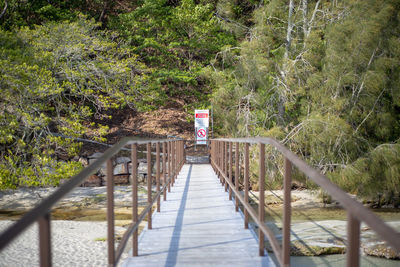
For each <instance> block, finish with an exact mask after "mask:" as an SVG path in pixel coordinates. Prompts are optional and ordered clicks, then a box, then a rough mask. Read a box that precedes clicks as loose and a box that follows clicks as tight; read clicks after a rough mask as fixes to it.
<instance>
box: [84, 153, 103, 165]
mask: <svg viewBox="0 0 400 267" xmlns="http://www.w3.org/2000/svg"><path fill="white" fill-rule="evenodd" d="M101 156H103V153H100V152H96V153H94V154H92V155H90V156H89V157H88V161H89V164H92V163H93V162H94V161H96V159H98V158H100V157H101Z"/></svg>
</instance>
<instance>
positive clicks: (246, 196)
mask: <svg viewBox="0 0 400 267" xmlns="http://www.w3.org/2000/svg"><path fill="white" fill-rule="evenodd" d="M249 172H250V171H249V144H248V143H245V144H244V202H245V203H249ZM244 228H245V229H248V228H249V212H248V211H247V209H246V208H245V209H244Z"/></svg>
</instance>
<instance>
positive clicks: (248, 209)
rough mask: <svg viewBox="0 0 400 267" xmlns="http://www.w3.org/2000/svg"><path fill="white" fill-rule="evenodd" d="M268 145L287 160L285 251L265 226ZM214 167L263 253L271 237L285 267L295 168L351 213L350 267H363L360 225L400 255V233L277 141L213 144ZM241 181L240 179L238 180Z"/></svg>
mask: <svg viewBox="0 0 400 267" xmlns="http://www.w3.org/2000/svg"><path fill="white" fill-rule="evenodd" d="M233 144H235V177H239V175H240V174H239V173H238V170H239V153H240V144H244V146H245V149H244V150H245V151H244V168H245V169H244V196H242V195H241V193H240V192H239V187H238V186H239V183H238V182H236V181H235V183H234V182H233V180H232V170H233ZM250 144H257V145H259V147H260V156H259V205H258V206H259V211H258V213H257V212H256V211H255V210H254V209H253V207H252V206H251V205H250V204H249V196H248V193H249V145H250ZM265 145H271V146H272V147H274V148H275V149H277V150H278V151H279V152H280V153H281V154H282V155H283V156H284V157H285V160H284V181H283V183H284V197H283V207H284V212H283V220H282V221H283V226H282V232H283V233H282V234H283V238H282V247H281V246H280V245H279V243H278V240H277V239H276V237H275V235H274V233H273V232H272V230H271V229H270V228H269V227H268V226H267V225H265V223H264V212H265V211H264V202H265V201H264V183H265ZM211 164H212V166H213V168H214V170H215V171H216V173H217V174H218V176H219V177H220V179H221V183H222V184H223V185H225V190H228V189H229V198H230V199H231V198H232V192H233V193H234V194H235V202H236V203H235V205H236V209H238V204H239V203H238V202H239V201H240V202H241V203H242V205H243V207H244V215H245V228H247V227H248V215H250V216H251V217H252V218H253V220H254V222H255V223H256V224H257V225H258V227H259V233H258V234H259V250H260V255H263V254H264V234H265V235H266V236H267V238H268V240H269V242H270V244H271V247H272V250H273V252H274V253H275V255H276V257H277V260H278V262H279V264H280V265H281V266H290V220H291V218H290V216H291V197H290V191H291V181H292V174H291V172H292V164H293V165H294V166H296V167H297V169H298V170H300V171H301V172H302V173H303V174H305V175H306V176H307V177H308V178H310V179H311V180H312V181H314V182H315V183H316V184H317V185H319V186H320V187H321V188H322V189H324V190H325V191H326V192H328V193H329V194H330V195H331V196H332V197H333V198H334V199H336V200H337V201H339V203H340V204H341V205H342V206H343V208H344V209H345V210H346V211H347V216H348V227H347V238H348V241H347V252H346V254H347V266H359V248H360V224H361V222H365V223H366V224H367V225H368V226H369V227H370V228H371V229H372V230H374V231H375V232H376V233H377V234H378V235H380V236H381V237H382V238H383V239H384V240H385V241H386V242H388V244H389V245H391V246H392V247H393V248H394V249H395V250H397V251H400V233H398V232H397V231H395V230H394V229H393V228H391V227H390V226H389V225H387V224H386V223H385V222H384V221H383V220H381V219H380V218H379V217H378V216H376V215H375V214H374V213H373V212H371V211H370V210H368V209H367V208H366V207H364V206H363V205H362V204H361V203H360V202H358V201H357V200H355V199H353V198H352V197H350V196H349V195H348V194H347V193H346V192H344V191H343V190H342V189H341V188H339V187H338V186H337V185H335V184H334V183H332V182H331V181H330V180H329V179H328V178H327V177H326V176H325V175H323V174H321V173H320V172H319V171H318V170H316V169H314V168H313V167H311V166H310V165H308V164H307V163H306V162H305V161H304V160H302V159H300V158H299V157H298V156H297V155H295V154H294V153H293V152H291V151H290V150H289V149H288V148H286V147H285V146H284V145H282V144H281V143H279V142H278V141H277V140H275V139H273V138H267V137H257V138H228V139H227V138H225V139H224V138H223V139H213V140H211ZM236 179H237V178H236Z"/></svg>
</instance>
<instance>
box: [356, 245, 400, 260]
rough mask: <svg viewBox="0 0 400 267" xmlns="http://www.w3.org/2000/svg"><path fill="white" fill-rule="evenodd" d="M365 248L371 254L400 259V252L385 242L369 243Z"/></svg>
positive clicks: (366, 252)
mask: <svg viewBox="0 0 400 267" xmlns="http://www.w3.org/2000/svg"><path fill="white" fill-rule="evenodd" d="M363 250H364V253H365V254H367V255H369V256H375V257H380V258H386V259H391V260H399V259H400V253H396V251H395V250H394V249H393V248H392V247H390V246H388V245H386V244H385V243H384V242H379V243H369V244H367V245H366V246H365V247H364V249H363Z"/></svg>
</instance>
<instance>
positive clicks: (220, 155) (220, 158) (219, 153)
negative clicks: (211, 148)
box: [217, 141, 222, 184]
mask: <svg viewBox="0 0 400 267" xmlns="http://www.w3.org/2000/svg"><path fill="white" fill-rule="evenodd" d="M221 143H222V142H221V141H217V144H218V161H217V163H218V167H219V170H218V177H219V182H220V183H221V184H222V179H221V171H220V170H222V165H221V162H222V153H221V149H222V147H221Z"/></svg>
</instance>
